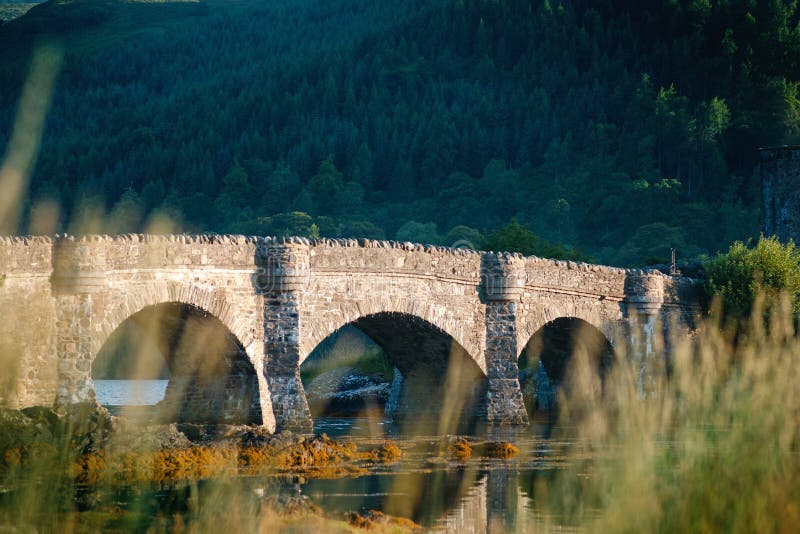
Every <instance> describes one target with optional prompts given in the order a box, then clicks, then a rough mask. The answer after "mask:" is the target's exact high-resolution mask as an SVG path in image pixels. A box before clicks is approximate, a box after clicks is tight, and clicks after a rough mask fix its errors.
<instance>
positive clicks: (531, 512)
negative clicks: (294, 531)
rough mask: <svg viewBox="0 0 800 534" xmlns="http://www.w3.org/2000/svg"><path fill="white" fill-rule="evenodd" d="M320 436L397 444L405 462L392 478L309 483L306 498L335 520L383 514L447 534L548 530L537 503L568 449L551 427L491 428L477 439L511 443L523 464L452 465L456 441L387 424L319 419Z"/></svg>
mask: <svg viewBox="0 0 800 534" xmlns="http://www.w3.org/2000/svg"><path fill="white" fill-rule="evenodd" d="M315 430H316V431H317V432H326V433H328V434H329V435H332V436H337V437H346V438H348V439H354V440H355V441H357V442H359V441H360V442H361V443H362V445H363V444H368V443H369V442H370V441H371V440H372V441H376V442H377V441H379V440H380V439H383V438H391V439H394V440H395V441H396V442H398V443H399V444H400V445H401V447H402V448H403V450H404V453H405V456H404V458H403V460H402V461H401V462H399V463H397V464H395V465H393V466H391V467H389V468H387V470H386V471H385V472H380V473H375V474H370V475H368V476H364V477H360V478H357V479H343V480H309V481H304V482H302V483H301V484H299V486H298V488H299V490H300V491H301V492H302V493H303V494H304V495H307V496H308V497H310V498H311V500H312V501H313V502H315V503H316V504H317V505H319V506H320V507H321V508H323V509H324V510H326V511H328V512H329V513H333V514H334V515H336V514H338V513H344V512H345V511H349V510H356V511H359V510H361V511H363V510H370V509H376V510H381V511H383V512H384V513H387V514H391V515H396V516H402V517H408V518H410V519H413V520H414V521H416V522H417V523H419V524H421V525H423V526H425V527H430V528H434V529H436V530H437V531H445V532H466V533H470V532H474V533H495V532H514V531H527V530H530V529H534V528H537V526H538V527H541V526H543V525H546V524H547V525H549V524H550V523H551V522H552V521H553V518H547V519H545V518H544V517H543V516H542V515H541V513H540V511H539V510H538V509H537V506H536V501H535V499H534V493H535V486H536V481H537V480H538V479H539V478H540V477H543V478H547V477H550V476H552V473H553V472H554V470H555V469H558V468H560V467H563V465H564V462H565V461H566V460H565V457H566V456H565V452H566V449H567V447H568V445H569V444H568V443H566V442H559V441H554V440H553V439H552V438H551V432H552V427H551V426H550V425H548V424H533V425H531V427H528V428H508V427H505V428H489V429H483V430H484V432H482V433H479V434H474V435H472V436H470V438H471V439H474V440H477V441H482V440H489V441H511V442H513V443H516V444H517V445H519V448H520V451H521V452H520V454H519V456H518V457H515V458H513V459H509V460H497V459H486V458H473V459H471V460H470V461H469V462H466V463H464V464H459V463H455V462H451V461H449V460H448V459H447V454H446V447H447V445H448V443H450V442H452V441H451V440H452V437H441V436H434V435H428V436H424V435H416V436H412V435H409V434H407V433H404V431H403V430H402V429H400V428H398V427H397V425H393V424H392V423H391V422H390V421H388V420H381V421H375V420H369V419H360V418H353V419H338V418H329V419H320V420H319V421H317V423H316V427H315Z"/></svg>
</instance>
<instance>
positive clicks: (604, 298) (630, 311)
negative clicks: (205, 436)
mask: <svg viewBox="0 0 800 534" xmlns="http://www.w3.org/2000/svg"><path fill="white" fill-rule="evenodd" d="M0 279H2V282H1V283H0V307H2V309H3V312H4V317H5V318H6V321H5V322H4V323H2V324H0V339H2V343H1V344H0V357H3V356H4V355H5V356H6V358H5V359H3V360H2V361H6V360H8V361H10V362H12V364H10V368H9V373H8V375H7V376H8V377H13V378H11V379H7V380H5V381H4V382H3V389H2V390H0V396H1V399H0V400H2V402H3V403H5V404H9V405H13V406H31V405H52V404H62V403H71V402H79V401H83V400H91V399H92V398H93V396H94V391H93V385H92V377H91V368H92V362H93V360H94V358H95V357H96V355H97V353H98V351H99V350H100V348H101V347H102V346H103V344H104V343H105V342H106V340H107V339H108V337H109V336H110V335H111V334H112V332H114V330H115V329H116V328H117V327H118V326H119V325H120V324H121V323H122V322H123V321H125V320H126V319H128V318H131V317H132V316H134V315H136V314H138V313H140V312H142V311H143V310H152V309H154V308H155V307H159V306H163V305H165V304H180V305H185V306H189V307H191V309H192V310H200V311H201V312H202V314H207V315H208V316H209V317H213V318H215V319H216V320H218V321H219V323H221V325H222V326H224V328H225V329H227V331H228V332H229V333H230V334H231V336H233V338H235V340H236V346H240V347H241V352H242V353H243V354H244V356H242V358H244V359H243V361H245V362H246V363H247V364H248V365H247V367H248V369H249V368H250V366H252V369H253V371H252V373H253V374H252V375H247V374H246V373H244V374H243V373H239V374H236V375H235V376H234V377H233V378H231V377H229V378H228V379H227V381H221V382H220V383H219V384H213V383H208V382H206V383H204V384H205V385H202V386H192V387H193V388H194V389H191V388H189V389H187V387H186V386H185V384H195V385H196V384H200V383H201V382H198V381H196V380H195V381H192V380H191V379H190V378H187V376H188V375H186V376H185V375H181V373H180V372H176V373H174V374H175V375H176V376H179V377H180V380H176V381H175V383H174V384H172V385H171V386H170V387H171V388H172V390H173V391H183V392H186V394H185V395H184V397H185V399H188V401H185V402H189V404H190V406H188V407H185V406H184V407H183V409H186V410H189V411H188V412H187V413H193V414H194V415H195V416H197V417H202V415H203V414H204V413H209V414H211V412H212V411H213V412H214V413H215V414H216V415H218V416H219V418H221V419H223V420H225V419H226V417H228V418H238V417H241V416H242V415H241V414H242V413H245V414H251V413H256V412H257V413H258V414H259V417H258V418H260V422H261V423H262V424H263V425H265V426H267V427H268V428H276V427H299V428H304V429H308V428H310V423H311V418H310V414H309V411H308V405H307V402H306V399H305V393H304V391H303V385H302V382H301V381H300V377H299V368H300V365H301V364H302V363H303V361H304V360H305V359H306V358H307V357H308V355H309V354H310V353H311V352H312V351H313V350H314V348H315V347H316V346H317V345H318V344H319V343H320V342H321V341H323V340H324V339H325V338H326V337H328V336H329V335H331V334H332V333H334V332H335V331H336V330H338V329H339V328H341V327H342V326H344V325H346V324H351V323H352V324H353V325H354V326H356V327H357V328H359V329H361V330H362V331H364V332H365V333H366V334H367V335H369V336H370V337H371V338H372V339H373V340H375V342H376V343H377V344H378V345H380V346H381V347H382V348H383V349H384V351H385V352H386V353H387V355H388V356H389V358H390V359H391V360H392V362H393V363H394V364H395V366H396V367H397V369H398V372H399V373H400V375H401V376H402V380H400V379H398V381H397V382H398V389H399V390H400V398H399V399H396V402H394V403H393V405H394V406H396V407H397V409H398V411H401V412H402V411H403V410H406V411H409V412H411V411H413V410H416V409H423V408H425V407H426V406H427V407H428V408H429V409H431V410H433V411H435V410H441V409H442V406H447V402H446V401H447V399H445V401H441V400H436V399H431V398H430V397H432V396H435V395H437V394H439V393H438V392H443V393H442V394H443V395H447V394H448V392H449V391H455V390H458V391H467V390H469V391H471V392H472V393H470V394H474V392H475V391H485V392H486V393H485V402H482V403H480V405H481V407H480V410H485V417H486V418H487V419H488V420H489V421H490V422H492V423H498V424H503V423H522V422H524V421H526V420H527V414H526V412H525V408H524V406H523V404H522V396H521V393H520V389H519V380H518V369H517V359H518V358H519V356H520V353H521V352H522V351H523V349H524V348H525V346H526V344H527V343H528V340H530V339H531V337H532V336H533V335H534V334H535V333H536V332H537V331H539V330H540V329H541V328H542V327H544V326H545V325H547V324H548V323H550V322H552V321H553V320H555V319H558V318H562V317H571V318H577V319H581V320H582V321H585V322H586V323H588V324H589V325H592V326H593V327H595V328H596V329H597V330H598V331H600V332H602V333H603V334H604V335H605V336H606V337H607V338H608V339H610V340H615V339H616V338H615V337H613V335H614V334H615V333H616V332H617V331H618V330H619V328H620V326H625V327H627V328H630V329H633V330H636V333H637V335H639V333H641V336H639V338H637V339H640V338H641V337H642V336H644V338H645V339H646V338H647V335H649V334H647V332H646V329H647V328H651V326H653V327H654V325H655V324H656V323H657V321H658V320H661V321H662V322H664V323H667V322H675V323H677V324H679V325H690V324H691V321H692V320H693V318H694V316H695V315H696V313H697V310H698V307H697V290H698V287H699V286H698V284H697V283H696V282H694V281H692V280H688V279H680V278H672V277H668V276H664V275H662V274H661V273H658V272H657V271H652V272H642V271H629V270H624V269H614V268H609V267H602V266H596V265H588V264H583V263H575V262H564V261H553V260H545V259H541V258H535V257H527V258H526V257H522V256H519V255H516V254H506V253H486V252H483V253H481V252H474V251H469V250H461V249H448V248H442V247H435V246H423V245H415V244H411V243H398V242H387V241H373V240H366V239H360V240H352V239H350V240H331V239H317V240H310V239H305V238H260V237H243V236H187V235H177V236H148V235H124V236H117V237H108V236H87V237H80V238H76V237H71V236H57V237H55V238H43V237H33V238H0ZM641 317H646V318H647V319H646V320H645V321H644V322H643V321H642V320H641ZM651 330H652V329H651ZM634 337H635V336H630V339H634ZM634 345H635V343H634ZM642 346H643V347H644V349H642V348H641V347H639V348H634V347H633V345H632V348H631V350H634V351H637V350H638V351H640V352H641V351H642V350H644V351H645V352H646V350H647V349H646V347H647V345H646V343H645V344H644V345H642ZM180 361H181V360H180V358H176V359H175V361H174V362H173V364H174V365H180V363H176V362H180ZM237 365H238V364H237ZM454 370H456V371H458V373H456V374H458V376H459V377H460V378H459V380H461V381H466V380H467V378H469V380H473V379H475V377H476V376H477V377H480V379H481V380H484V381H485V389H481V387H483V386H481V387H478V388H477V389H476V388H471V389H470V388H464V387H461V386H462V385H463V384H460V383H458V380H455V385H454V384H453V383H450V384H448V386H447V387H445V388H443V389H440V390H435V391H436V392H437V393H435V394H430V392H431V391H434V390H432V389H431V387H433V385H437V384H438V385H440V386H441V384H442V383H446V382H448V380H447V377H449V376H450V375H451V373H452V372H453V371H454ZM220 380H222V379H220ZM426 380H427V382H426ZM181 381H183V382H182V383H183V384H184V386H181V384H179V382H181ZM426 384H429V385H430V387H429V385H426ZM456 386H457V387H456ZM203 388H208V389H209V390H214V391H216V392H217V393H210V392H209V393H204V390H203ZM168 389H169V388H168ZM237 392H241V393H237ZM421 392H423V393H421ZM424 392H428V393H429V394H428V395H427V396H426V395H425V394H424ZM239 394H241V395H242V396H247V397H248V398H250V399H251V400H250V401H245V400H243V401H241V402H238V401H237V400H236V398H235V397H236V396H237V395H239ZM481 394H483V393H481ZM416 397H419V398H416ZM175 398H177V397H176V396H172V397H170V398H168V399H165V402H167V401H169V402H173V401H174V399H175ZM193 399H194V400H193ZM174 402H178V401H174ZM248 402H254V403H256V404H257V405H258V406H255V410H251V409H250V408H251V407H249V405H248ZM465 406H466V404H465ZM476 406H477V405H476ZM475 409H477V408H475ZM203 410H205V411H203ZM246 417H251V416H250V415H246Z"/></svg>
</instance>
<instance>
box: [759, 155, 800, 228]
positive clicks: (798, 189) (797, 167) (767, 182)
mask: <svg viewBox="0 0 800 534" xmlns="http://www.w3.org/2000/svg"><path fill="white" fill-rule="evenodd" d="M760 154H761V190H762V202H763V204H762V231H763V232H764V234H765V235H767V236H772V235H774V236H777V237H778V239H780V240H781V241H784V242H786V241H788V240H789V239H792V240H794V242H795V243H798V242H800V147H797V146H783V147H775V148H764V149H761V150H760Z"/></svg>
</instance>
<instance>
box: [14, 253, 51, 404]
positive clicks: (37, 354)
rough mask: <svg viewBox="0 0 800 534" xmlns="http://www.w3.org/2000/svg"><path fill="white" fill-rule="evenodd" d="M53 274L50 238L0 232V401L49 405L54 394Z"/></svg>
mask: <svg viewBox="0 0 800 534" xmlns="http://www.w3.org/2000/svg"><path fill="white" fill-rule="evenodd" d="M51 274H52V242H51V240H50V239H48V238H43V237H32V238H7V237H0V311H2V319H1V320H0V367H2V377H0V405H8V406H11V407H23V406H32V405H49V404H51V403H52V399H53V397H54V396H55V392H56V380H57V376H58V361H57V359H56V346H55V343H56V307H55V300H54V299H53V296H52V293H51V287H50V276H51ZM23 333H24V335H23Z"/></svg>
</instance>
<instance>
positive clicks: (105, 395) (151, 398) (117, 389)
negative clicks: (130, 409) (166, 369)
mask: <svg viewBox="0 0 800 534" xmlns="http://www.w3.org/2000/svg"><path fill="white" fill-rule="evenodd" d="M167 382H169V381H168V380H95V381H94V391H95V395H96V396H97V402H99V403H100V404H104V405H111V406H121V405H125V406H150V405H153V404H156V403H158V401H160V400H161V399H163V398H164V392H165V391H166V390H167Z"/></svg>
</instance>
